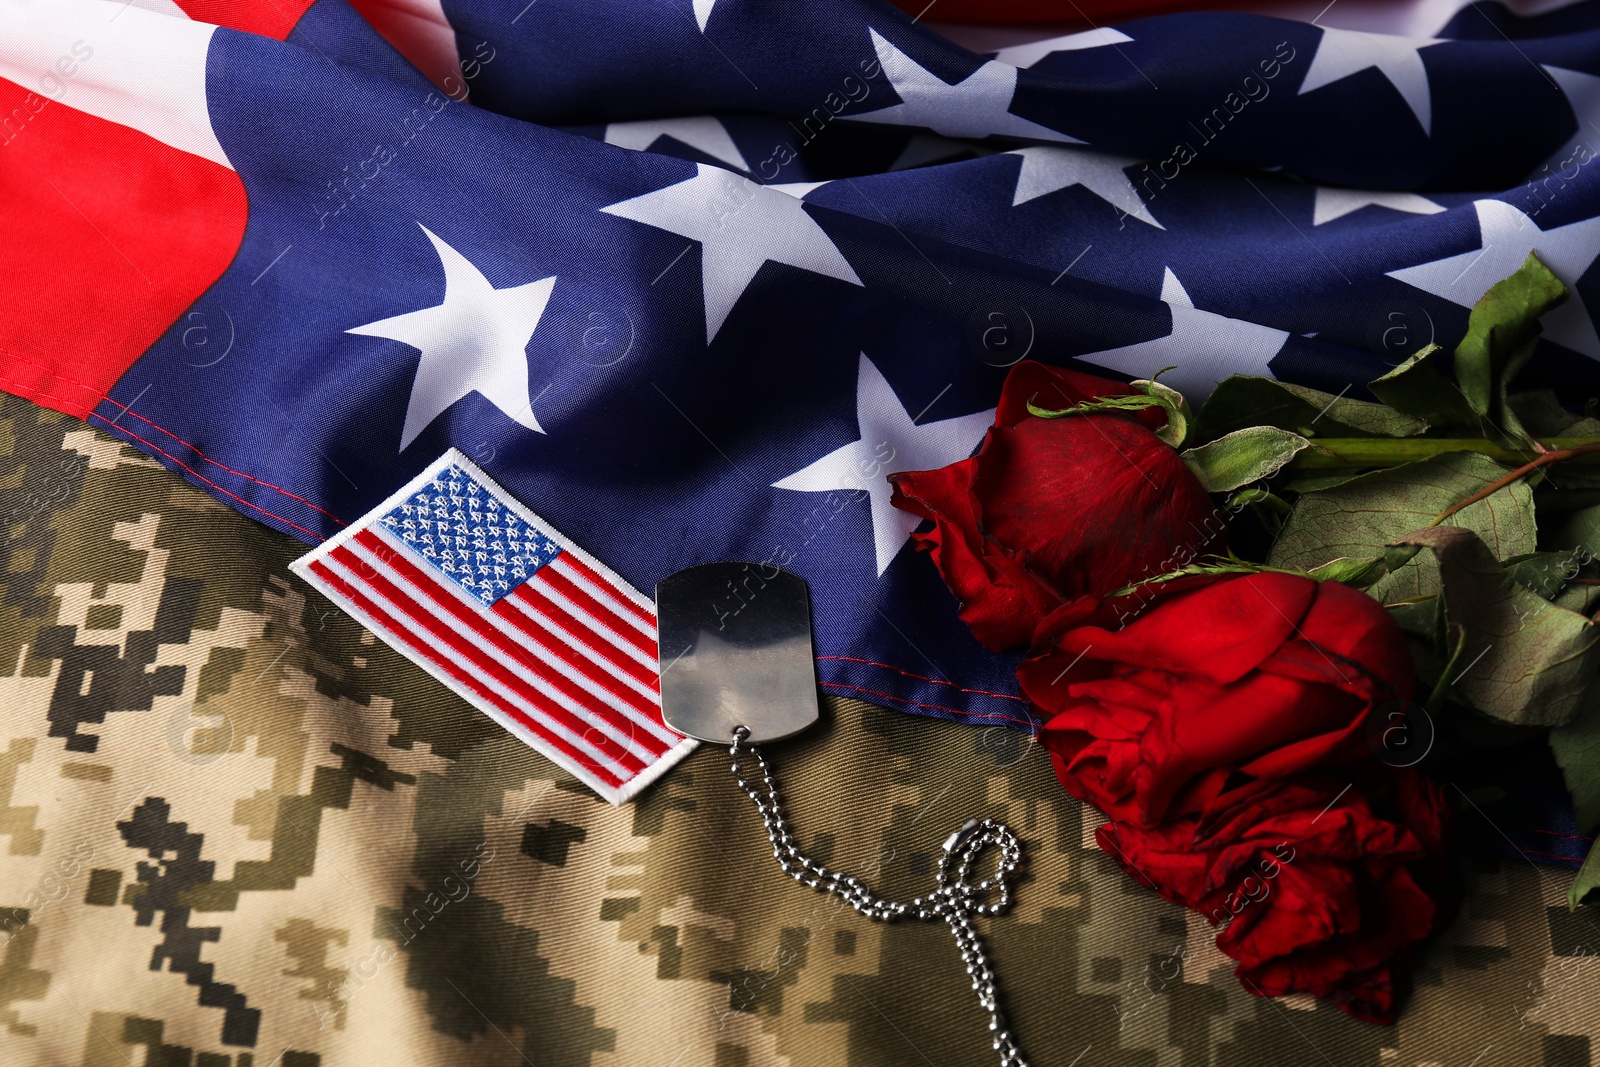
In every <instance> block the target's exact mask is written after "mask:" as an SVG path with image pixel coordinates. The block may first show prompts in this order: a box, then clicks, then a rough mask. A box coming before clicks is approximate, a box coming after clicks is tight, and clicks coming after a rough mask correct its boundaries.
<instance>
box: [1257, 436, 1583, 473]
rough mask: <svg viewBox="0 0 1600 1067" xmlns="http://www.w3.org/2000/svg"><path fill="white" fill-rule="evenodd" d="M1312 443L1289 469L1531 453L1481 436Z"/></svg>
mask: <svg viewBox="0 0 1600 1067" xmlns="http://www.w3.org/2000/svg"><path fill="white" fill-rule="evenodd" d="M1593 443H1596V438H1593V437H1551V438H1547V439H1545V440H1543V441H1541V442H1540V447H1541V448H1545V449H1549V450H1552V451H1561V450H1567V449H1575V448H1581V447H1583V446H1584V445H1588V444H1593ZM1311 444H1312V446H1313V447H1311V448H1308V449H1305V450H1304V451H1302V452H1301V453H1300V454H1299V455H1297V456H1295V457H1294V459H1292V460H1290V461H1289V464H1288V466H1289V468H1290V469H1292V470H1323V469H1336V468H1354V467H1398V466H1400V465H1401V464H1403V463H1414V462H1416V461H1417V460H1421V459H1431V458H1432V457H1434V456H1439V455H1443V454H1444V453H1446V452H1477V453H1480V454H1482V455H1485V456H1488V457H1489V458H1490V459H1494V460H1499V461H1500V462H1502V463H1522V462H1525V461H1526V460H1527V459H1528V458H1529V457H1530V456H1532V455H1533V454H1534V453H1531V452H1526V451H1518V450H1516V449H1510V448H1506V447H1504V446H1502V445H1498V444H1495V443H1494V442H1493V441H1488V440H1485V439H1483V438H1481V437H1419V438H1414V439H1407V438H1396V437H1313V438H1311Z"/></svg>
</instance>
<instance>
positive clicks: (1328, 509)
mask: <svg viewBox="0 0 1600 1067" xmlns="http://www.w3.org/2000/svg"><path fill="white" fill-rule="evenodd" d="M1504 474H1505V468H1504V467H1502V466H1501V465H1500V464H1498V463H1496V462H1495V461H1494V460H1492V459H1489V458H1487V457H1485V456H1480V455H1478V454H1477V453H1475V452H1446V453H1444V454H1443V455H1439V456H1434V457H1432V458H1430V459H1425V460H1422V461H1420V462H1418V463H1407V464H1406V465H1405V466H1402V467H1393V468H1390V469H1388V470H1381V471H1373V472H1371V473H1370V474H1363V475H1362V476H1361V477H1359V478H1354V479H1352V480H1350V481H1348V482H1345V483H1344V484H1343V485H1340V486H1336V487H1334V488H1332V489H1323V490H1321V491H1319V492H1315V493H1306V494H1304V495H1302V496H1301V497H1300V500H1299V502H1298V503H1297V504H1296V505H1295V509H1294V514H1293V515H1291V516H1290V518H1289V521H1288V523H1287V524H1285V526H1284V528H1283V532H1282V534H1280V535H1279V537H1278V540H1277V542H1276V543H1275V544H1273V546H1272V552H1271V554H1270V555H1269V556H1268V557H1267V562H1268V563H1270V564H1272V565H1273V566H1275V567H1287V568H1289V569H1291V570H1302V571H1309V570H1312V569H1314V568H1316V567H1320V566H1321V565H1322V564H1324V563H1327V562H1329V561H1330V560H1335V559H1340V558H1349V559H1369V558H1371V557H1373V556H1379V555H1383V554H1384V553H1385V551H1386V549H1387V547H1388V546H1389V545H1391V544H1393V543H1395V542H1396V541H1398V540H1399V539H1400V538H1401V537H1402V536H1403V535H1405V534H1407V533H1410V532H1411V531H1412V530H1416V529H1420V528H1421V527H1424V526H1427V525H1428V523H1430V522H1432V521H1433V519H1434V517H1435V516H1437V515H1439V514H1440V513H1441V512H1443V511H1444V510H1445V509H1446V508H1448V507H1450V506H1451V505H1452V504H1454V503H1456V502H1457V501H1459V500H1461V499H1463V498H1465V497H1468V496H1470V495H1472V494H1473V493H1475V492H1477V491H1478V490H1480V489H1483V488H1485V487H1486V486H1488V485H1490V484H1491V483H1493V482H1495V481H1497V480H1498V479H1499V478H1500V477H1501V476H1502V475H1504ZM1447 521H1448V522H1449V523H1450V524H1451V525H1452V526H1460V527H1464V528H1465V529H1468V530H1472V531H1473V532H1474V533H1476V534H1478V535H1479V536H1480V537H1482V538H1483V539H1484V541H1485V542H1486V543H1487V544H1488V545H1489V547H1490V549H1491V551H1493V553H1494V555H1495V556H1496V558H1499V559H1510V558H1512V557H1513V556H1523V555H1527V554H1528V553H1530V552H1533V551H1534V550H1535V548H1536V547H1537V546H1536V544H1535V536H1536V533H1537V530H1536V527H1535V525H1534V514H1533V491H1532V490H1531V489H1529V488H1528V487H1527V486H1526V485H1523V484H1522V483H1520V482H1518V483H1514V484H1512V485H1510V486H1508V487H1506V488H1505V489H1502V490H1500V491H1499V492H1498V493H1495V494H1493V495H1492V496H1489V497H1487V498H1486V499H1484V500H1480V501H1478V502H1477V503H1475V504H1473V505H1471V506H1470V507H1467V508H1463V509H1462V510H1461V511H1458V512H1456V514H1454V515H1452V516H1451V517H1450V518H1449V520H1447ZM1409 551H1411V553H1412V554H1413V555H1414V554H1415V551H1416V550H1415V549H1411V550H1409ZM1390 565H1391V567H1393V568H1394V570H1393V573H1391V574H1389V575H1388V576H1386V577H1384V578H1383V579H1381V580H1380V581H1379V582H1378V584H1376V585H1374V586H1373V587H1372V588H1371V589H1370V590H1369V591H1370V592H1371V593H1372V595H1373V596H1375V597H1377V598H1378V599H1380V600H1382V601H1383V602H1384V603H1385V604H1390V603H1395V602H1397V601H1400V600H1405V599H1410V598H1414V597H1419V596H1428V595H1430V594H1434V593H1437V592H1438V591H1439V583H1438V567H1437V566H1436V565H1435V564H1434V563H1433V561H1432V560H1431V559H1429V558H1427V557H1423V558H1420V559H1416V560H1413V561H1411V562H1410V563H1408V564H1407V563H1405V561H1404V560H1391V561H1390Z"/></svg>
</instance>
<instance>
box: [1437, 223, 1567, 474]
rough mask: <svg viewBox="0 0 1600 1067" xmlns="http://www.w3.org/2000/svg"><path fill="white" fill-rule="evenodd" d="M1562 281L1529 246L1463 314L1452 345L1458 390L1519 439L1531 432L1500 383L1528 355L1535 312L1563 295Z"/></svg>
mask: <svg viewBox="0 0 1600 1067" xmlns="http://www.w3.org/2000/svg"><path fill="white" fill-rule="evenodd" d="M1567 295H1568V294H1567V287H1566V285H1565V284H1563V283H1562V281H1561V279H1560V278H1557V277H1556V276H1555V275H1554V274H1552V273H1550V268H1548V267H1546V266H1545V265H1544V264H1543V263H1541V262H1539V257H1538V256H1536V255H1534V254H1533V253H1532V252H1529V253H1528V258H1527V259H1526V260H1524V261H1523V264H1522V266H1520V267H1518V268H1517V271H1516V273H1515V274H1513V275H1511V277H1509V278H1505V279H1502V280H1501V281H1498V282H1496V283H1494V285H1492V286H1490V287H1489V291H1488V292H1486V293H1484V294H1483V296H1482V297H1480V298H1479V299H1478V302H1477V303H1476V304H1474V305H1473V307H1472V314H1471V316H1470V317H1469V318H1468V319H1467V336H1466V337H1465V338H1463V339H1462V341H1461V343H1460V344H1459V345H1457V346H1456V367H1455V370H1456V380H1457V381H1458V382H1460V383H1461V392H1462V395H1463V396H1465V397H1466V400H1467V403H1469V404H1471V405H1472V409H1473V410H1474V411H1476V412H1477V413H1478V414H1480V415H1483V416H1485V417H1486V418H1488V420H1489V421H1490V422H1491V423H1492V424H1493V425H1495V426H1497V427H1500V428H1501V429H1503V430H1504V431H1505V433H1506V435H1507V436H1508V437H1509V438H1511V439H1513V440H1515V441H1516V442H1518V443H1520V444H1530V443H1531V442H1532V440H1533V438H1532V436H1531V435H1530V434H1529V433H1528V432H1527V430H1525V429H1524V428H1523V426H1522V421H1521V420H1520V419H1519V418H1518V417H1517V414H1516V412H1515V411H1514V410H1513V409H1512V408H1511V407H1510V406H1509V405H1507V403H1506V385H1507V383H1508V382H1510V380H1511V379H1512V378H1514V377H1515V376H1516V374H1517V372H1518V371H1520V370H1521V369H1522V368H1523V366H1524V365H1525V364H1526V363H1527V362H1528V360H1529V359H1530V358H1532V356H1533V349H1534V344H1535V342H1536V341H1537V340H1538V338H1539V330H1540V326H1539V316H1541V315H1543V314H1544V313H1545V312H1547V311H1549V310H1550V309H1551V308H1554V307H1556V306H1557V305H1559V304H1561V303H1562V302H1563V301H1565V300H1566V299H1567Z"/></svg>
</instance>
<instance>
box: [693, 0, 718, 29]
mask: <svg viewBox="0 0 1600 1067" xmlns="http://www.w3.org/2000/svg"><path fill="white" fill-rule="evenodd" d="M716 6H717V0H694V20H695V22H697V23H698V24H699V25H700V32H701V33H705V32H706V23H707V22H709V21H710V19H711V9H712V8H714V7H716Z"/></svg>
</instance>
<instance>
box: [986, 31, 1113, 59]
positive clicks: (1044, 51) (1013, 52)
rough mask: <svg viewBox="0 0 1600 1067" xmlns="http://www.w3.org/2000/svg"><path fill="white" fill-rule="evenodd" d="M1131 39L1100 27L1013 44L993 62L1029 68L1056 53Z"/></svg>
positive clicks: (997, 54)
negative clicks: (1063, 35)
mask: <svg viewBox="0 0 1600 1067" xmlns="http://www.w3.org/2000/svg"><path fill="white" fill-rule="evenodd" d="M1132 40H1133V38H1132V37H1129V36H1128V35H1127V34H1125V33H1123V32H1122V31H1121V30H1114V29H1112V28H1111V27H1109V26H1100V27H1097V28H1095V29H1092V30H1084V31H1083V32H1081V33H1069V34H1067V35H1066V36H1065V37H1047V38H1045V39H1044V40H1042V41H1029V42H1027V43H1026V44H1014V45H1010V46H1009V47H1006V48H1002V49H1000V50H999V51H998V52H996V53H995V56H994V58H995V60H996V61H997V62H1000V63H1010V64H1011V65H1012V66H1013V67H1031V66H1033V65H1034V64H1035V63H1037V62H1039V60H1041V59H1043V58H1044V57H1045V56H1048V55H1052V54H1054V53H1056V52H1076V51H1079V50H1081V49H1084V48H1104V47H1106V46H1107V45H1113V44H1125V43H1128V42H1131V41H1132Z"/></svg>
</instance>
